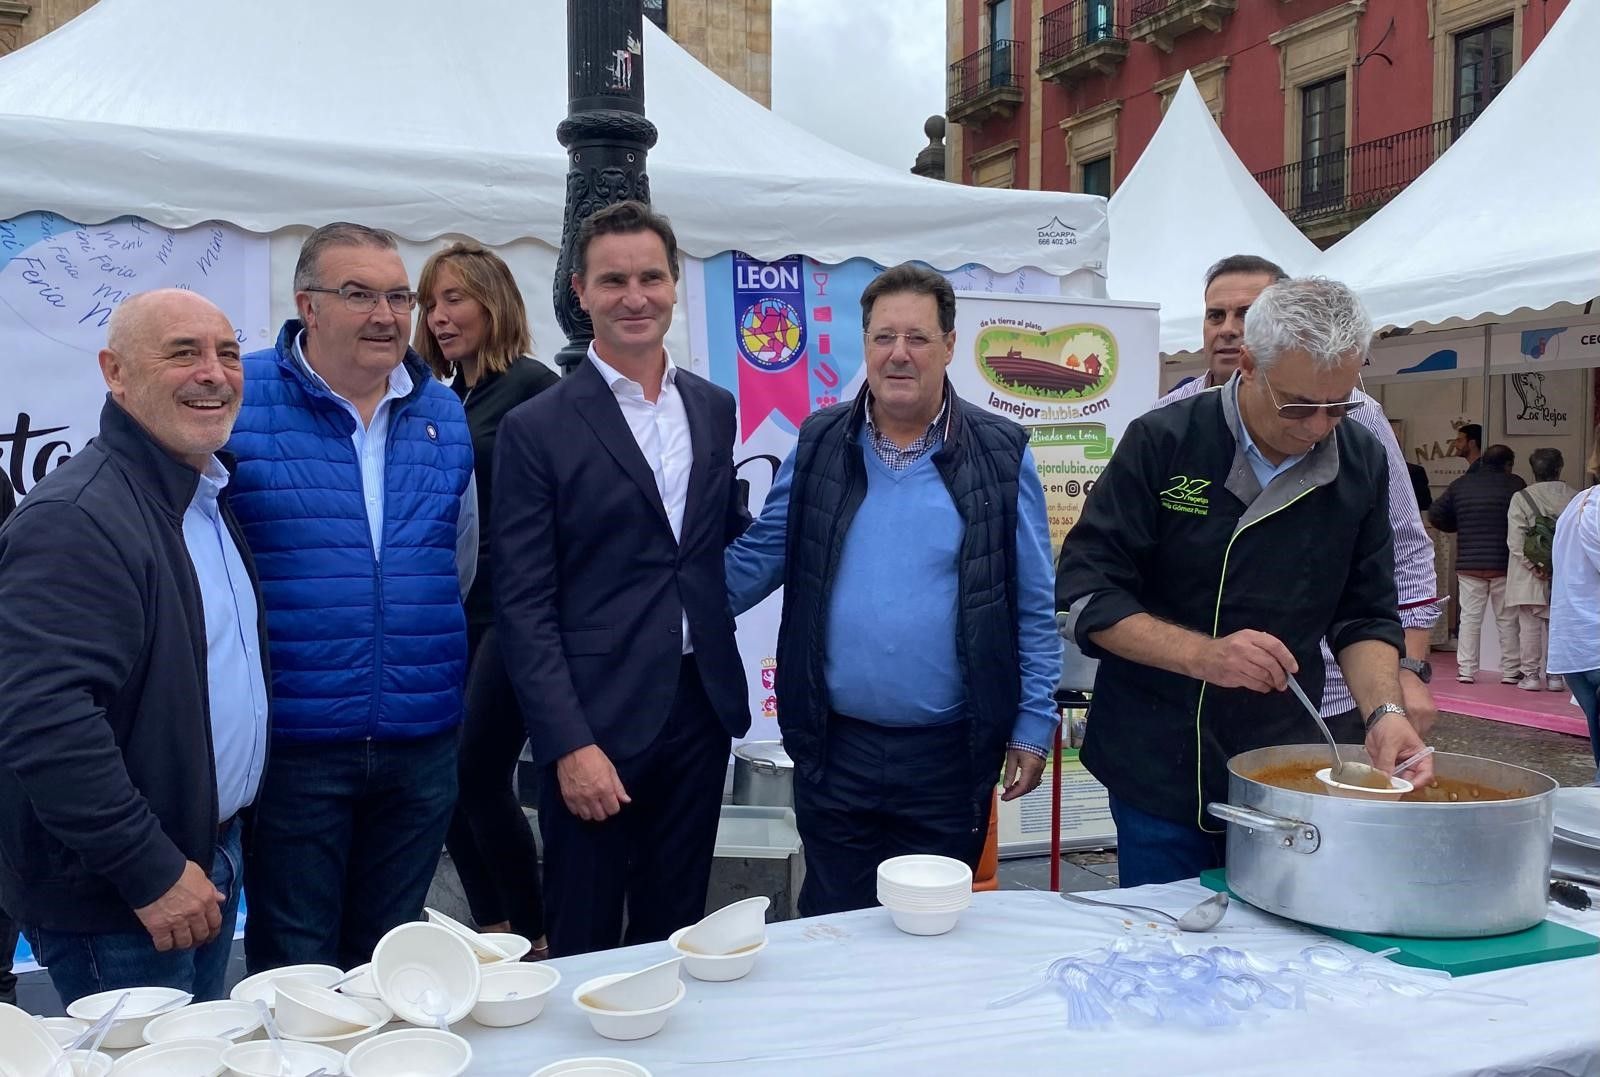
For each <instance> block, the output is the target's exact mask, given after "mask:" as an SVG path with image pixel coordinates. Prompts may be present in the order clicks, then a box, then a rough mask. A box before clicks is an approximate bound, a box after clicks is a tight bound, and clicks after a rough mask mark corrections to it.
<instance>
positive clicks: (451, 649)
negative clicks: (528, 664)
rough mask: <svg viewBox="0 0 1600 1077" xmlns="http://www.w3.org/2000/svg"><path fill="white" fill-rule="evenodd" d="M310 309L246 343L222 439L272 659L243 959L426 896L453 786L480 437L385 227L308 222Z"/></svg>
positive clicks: (340, 930)
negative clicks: (257, 576) (434, 371)
mask: <svg viewBox="0 0 1600 1077" xmlns="http://www.w3.org/2000/svg"><path fill="white" fill-rule="evenodd" d="M294 287H295V305H296V307H297V308H298V310H299V314H300V318H299V319H298V320H291V321H289V322H287V323H286V324H285V325H284V327H283V331H282V332H281V333H280V334H279V336H278V343H277V346H276V347H273V348H268V349H266V350H264V351H259V352H256V353H254V354H252V355H247V356H245V358H244V373H245V404H244V407H243V408H242V409H241V410H240V413H239V422H238V425H237V426H236V427H235V428H234V433H233V438H232V440H231V441H229V443H228V445H229V448H230V449H232V450H233V452H234V454H235V455H236V456H237V458H238V462H239V464H238V471H237V472H236V474H235V475H234V488H235V493H234V497H233V504H234V508H235V511H236V512H237V513H238V515H239V520H240V522H241V523H242V524H243V526H244V532H245V535H246V537H247V538H248V540H249V542H250V547H251V549H252V550H253V551H254V552H255V555H256V562H257V564H258V565H259V566H260V571H261V591H262V594H263V596H264V598H265V600H266V606H267V624H268V634H269V638H270V645H271V657H272V690H273V703H274V707H275V709H274V712H273V719H274V721H273V730H272V733H273V736H272V765H271V766H270V767H269V768H268V769H267V776H266V779H265V781H264V782H263V784H262V788H261V799H260V804H259V808H258V811H257V817H256V820H255V828H254V830H253V832H252V835H251V837H252V843H251V846H250V848H251V853H250V857H249V860H248V862H247V864H246V868H245V874H246V877H247V880H246V885H247V886H248V888H249V891H250V918H249V924H248V927H247V929H246V932H245V956H246V961H247V964H248V965H249V966H250V970H251V971H252V972H255V971H258V970H261V969H268V968H275V967H278V966H280V965H288V964H294V963H298V962H321V963H325V964H334V965H338V966H339V967H340V968H350V967H352V966H354V965H357V964H360V963H361V962H364V961H367V960H368V959H369V958H370V957H371V953H372V948H373V946H374V945H376V944H377V941H378V940H379V939H380V938H381V937H382V936H383V934H384V932H386V931H388V930H389V929H390V928H392V927H394V926H395V925H397V924H400V923H403V922H405V921H407V920H414V919H416V918H417V917H418V915H420V914H421V912H422V903H423V901H424V899H425V897H426V895H427V892H428V883H429V881H430V880H431V879H432V878H433V870H434V867H435V865H436V864H437V863H438V859H439V851H440V849H441V847H442V846H443V844H444V834H445V830H446V828H447V827H448V825H449V822H450V814H451V811H452V809H453V808H454V806H455V800H456V727H457V726H458V725H459V724H460V722H461V709H462V683H463V679H464V675H465V671H466V660H467V622H466V616H465V614H464V613H463V612H462V605H461V596H462V595H464V594H465V593H466V592H467V589H468V588H469V587H470V586H471V584H472V577H473V575H474V572H475V571H476V566H477V553H478V522H477V520H478V516H477V493H476V489H475V487H474V485H473V481H472V439H471V436H470V434H469V432H468V429H467V418H466V413H465V412H464V411H462V408H461V402H460V401H459V400H457V399H456V396H455V394H454V393H452V392H451V391H450V390H449V389H447V388H446V387H445V386H444V385H443V384H441V383H440V382H438V381H435V380H434V378H433V377H432V375H431V374H430V373H429V371H428V367H427V365H426V364H425V363H424V362H423V361H422V359H421V357H419V356H418V355H417V354H416V353H415V352H413V351H411V350H410V349H409V348H408V347H407V346H406V340H407V339H408V338H409V337H410V335H411V309H412V307H414V306H415V305H416V300H417V295H416V293H415V292H413V291H412V290H411V285H410V283H409V279H408V277H407V275H406V268H405V264H404V263H403V262H402V261H401V260H400V255H399V252H398V250H397V249H396V241H395V238H394V236H392V235H390V234H389V233H387V232H383V231H379V230H376V229H371V228H365V227H362V226H360V225H355V224H330V225H326V226H324V227H322V228H319V229H317V230H316V231H315V232H313V233H312V234H311V236H310V237H309V238H308V239H307V240H306V242H305V245H304V246H303V247H302V248H301V250H300V260H299V263H298V264H297V265H296V267H295V274H294Z"/></svg>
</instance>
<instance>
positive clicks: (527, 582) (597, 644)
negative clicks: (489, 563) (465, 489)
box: [491, 360, 750, 765]
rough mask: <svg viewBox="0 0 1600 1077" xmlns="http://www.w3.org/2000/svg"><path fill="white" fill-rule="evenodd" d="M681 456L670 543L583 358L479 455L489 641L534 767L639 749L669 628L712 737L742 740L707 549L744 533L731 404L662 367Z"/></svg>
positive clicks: (659, 701) (512, 417)
mask: <svg viewBox="0 0 1600 1077" xmlns="http://www.w3.org/2000/svg"><path fill="white" fill-rule="evenodd" d="M676 377H677V387H678V392H679V394H680V395H681V396H682V398H683V406H684V411H685V413H686V414H687V415H688V418H689V431H690V439H691V444H692V447H693V452H694V460H693V463H692V464H691V466H690V470H689V492H688V502H687V506H686V508H685V510H684V518H683V529H682V535H681V537H680V538H679V539H678V540H676V541H675V540H674V539H673V535H672V527H671V524H670V523H669V522H668V520H667V512H666V507H665V506H664V505H663V504H662V501H661V495H660V493H659V492H658V491H657V489H656V483H655V478H654V476H653V475H652V474H651V471H650V467H649V465H648V464H646V462H645V459H644V455H643V454H642V453H641V452H640V451H639V447H638V445H637V443H636V442H635V441H634V439H633V433H632V431H630V430H629V428H628V422H627V420H626V418H624V417H623V414H622V409H621V408H620V407H619V406H618V405H617V401H616V397H615V396H613V395H612V392H611V388H610V387H609V386H608V385H606V383H605V379H604V378H603V377H601V375H600V372H599V371H598V370H597V369H595V366H594V364H593V363H592V362H590V361H588V360H585V361H584V362H583V363H582V364H580V365H579V366H578V367H577V368H576V369H575V370H573V372H572V373H571V374H569V375H568V376H567V377H565V378H562V379H561V381H560V383H559V384H557V385H556V386H554V387H553V388H551V389H548V390H546V391H545V392H543V393H540V394H539V395H538V396H536V397H534V398H533V399H532V400H529V401H527V402H526V403H524V404H519V405H518V406H517V407H515V408H513V409H512V410H511V411H510V412H509V413H508V414H507V415H506V417H505V419H504V420H503V421H502V423H501V426H500V432H499V438H498V445H497V446H496V449H495V459H494V511H493V513H492V519H493V534H492V536H491V543H492V547H491V548H492V559H493V563H494V566H495V578H494V589H495V599H496V606H497V609H496V618H497V620H496V624H497V630H496V631H497V635H498V637H499V640H500V646H501V649H502V652H503V653H504V655H505V663H506V669H507V671H508V672H509V674H510V676H511V682H512V684H513V686H514V687H515V689H516V693H517V700H518V702H519V703H520V704H521V707H522V713H523V717H524V719H525V721H526V723H527V726H528V737H529V740H530V742H531V745H532V752H533V758H534V761H535V762H537V763H539V764H541V765H542V764H548V763H552V762H554V761H555V760H557V759H559V758H560V757H561V756H563V755H566V754H567V753H569V752H572V751H575V750H577V749H579V748H582V747H585V746H587V745H590V744H598V745H599V746H600V748H601V749H602V750H604V751H605V753H606V754H607V755H608V756H610V757H611V758H612V759H627V758H630V757H632V756H635V755H637V754H639V753H641V752H643V751H644V750H645V749H646V748H648V747H649V746H650V744H651V742H652V741H654V740H655V738H656V735H657V734H658V733H659V732H660V731H661V728H662V726H663V725H664V724H665V722H666V720H667V716H668V714H669V713H670V711H671V709H672V703H673V698H674V696H675V694H676V690H677V686H678V674H679V669H680V666H681V664H682V651H683V635H682V627H681V626H682V616H683V615H685V614H686V615H687V616H688V621H689V636H690V640H691V642H692V643H693V645H694V655H695V659H696V663H697V665H698V667H699V670H700V677H701V680H702V681H703V683H704V685H705V689H706V694H707V696H709V697H710V700H711V706H712V708H713V710H714V711H715V712H716V717H717V719H718V721H719V722H720V723H721V725H722V727H723V728H724V729H726V730H727V731H728V733H729V734H730V735H731V736H736V737H737V736H743V735H744V733H745V732H747V731H748V730H749V728H750V705H749V696H748V694H747V689H746V685H745V677H744V666H743V664H742V663H741V662H740V660H739V651H738V647H737V646H736V645H735V643H734V638H733V627H734V625H733V610H732V608H731V607H730V606H729V604H728V588H727V582H726V576H725V574H724V572H723V549H724V547H726V546H727V544H728V543H729V542H731V541H733V539H735V538H737V537H738V536H739V535H740V534H741V533H742V532H743V531H744V529H745V527H746V526H748V524H749V521H750V516H749V513H748V512H747V511H746V510H745V507H744V503H743V498H742V497H741V495H740V493H739V488H738V484H737V482H736V481H735V479H734V471H733V440H734V432H735V425H734V424H735V418H734V400H733V395H732V394H731V393H729V392H728V391H727V390H725V389H720V388H718V387H717V386H715V385H713V384H711V383H710V382H708V381H706V380H705V379H704V378H700V377H697V376H695V375H694V374H691V373H689V372H688V371H687V370H684V369H682V368H681V367H680V368H679V369H678V373H677V376H676Z"/></svg>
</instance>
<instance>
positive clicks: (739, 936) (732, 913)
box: [675, 896, 772, 956]
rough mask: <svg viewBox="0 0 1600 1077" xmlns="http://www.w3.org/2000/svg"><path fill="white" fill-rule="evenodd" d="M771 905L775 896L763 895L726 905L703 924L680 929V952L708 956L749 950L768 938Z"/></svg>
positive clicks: (703, 920)
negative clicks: (768, 911)
mask: <svg viewBox="0 0 1600 1077" xmlns="http://www.w3.org/2000/svg"><path fill="white" fill-rule="evenodd" d="M771 905H772V899H771V898H768V897H759V896H758V897H752V898H745V899H744V900H743V901H735V902H734V903H733V904H731V905H724V906H723V907H722V908H720V909H718V910H717V911H716V912H714V913H711V914H710V915H709V916H706V917H705V918H704V919H702V920H701V921H700V922H699V923H696V924H690V925H689V926H688V927H686V928H684V929H683V930H682V931H678V932H676V933H675V934H676V936H677V937H678V939H679V941H680V942H681V943H682V945H681V946H679V947H677V949H678V950H679V952H680V953H685V954H706V955H708V956H717V955H721V954H732V953H735V952H736V951H739V950H748V949H749V948H750V947H752V946H756V945H758V944H760V943H761V942H762V941H763V940H765V939H766V937H767V909H768V908H769V907H771Z"/></svg>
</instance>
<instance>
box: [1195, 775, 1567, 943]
mask: <svg viewBox="0 0 1600 1077" xmlns="http://www.w3.org/2000/svg"><path fill="white" fill-rule="evenodd" d="M1355 754H1356V755H1357V757H1358V758H1360V759H1362V760H1364V761H1365V760H1366V756H1365V755H1364V754H1362V753H1360V752H1359V751H1357V752H1355ZM1433 759H1434V769H1435V773H1436V774H1437V775H1438V776H1439V777H1441V778H1454V779H1460V780H1463V781H1470V782H1476V783H1482V784H1483V785H1484V786H1485V787H1489V788H1495V789H1501V790H1507V791H1511V790H1517V791H1520V792H1522V793H1524V794H1526V795H1524V796H1522V797H1519V798H1517V799H1515V800H1503V801H1490V802H1472V803H1461V802H1457V803H1447V804H1411V803H1391V802H1384V801H1368V800H1345V799H1341V798H1339V797H1333V796H1326V795H1322V794H1318V793H1302V792H1297V791H1295V790H1291V789H1282V788H1279V787H1277V786H1272V785H1265V784H1262V783H1261V782H1258V781H1255V780H1254V778H1253V777H1252V775H1256V774H1260V773H1262V772H1264V771H1266V770H1268V769H1269V768H1273V767H1279V766H1285V765H1289V764H1300V763H1312V762H1316V763H1317V764H1318V765H1319V766H1323V765H1326V764H1327V760H1328V749H1327V746H1326V745H1321V744H1294V745H1285V746H1282V747H1275V748H1259V749H1257V750H1255V751H1253V752H1245V753H1243V754H1242V755H1236V756H1234V757H1233V759H1231V760H1230V761H1229V762H1228V772H1229V774H1228V801H1229V803H1227V804H1209V805H1207V810H1208V811H1210V813H1211V814H1212V815H1214V816H1216V817H1217V818H1219V819H1223V820H1226V821H1227V822H1228V823H1229V824H1230V825H1229V827H1228V886H1229V889H1231V890H1232V891H1233V892H1234V893H1236V894H1237V895H1238V896H1240V897H1242V898H1244V899H1245V900H1246V901H1248V902H1249V903H1250V904H1252V905H1254V906H1256V907H1257V908H1260V909H1265V910H1266V911H1267V912H1271V913H1276V914H1277V915H1279V916H1286V917H1288V918H1290V919H1292V920H1299V921H1302V922H1304V923H1307V924H1313V925H1316V926H1318V927H1328V928H1335V929H1341V930H1346V931H1364V932H1370V933H1373V934H1381V935H1405V936H1413V937H1421V938H1468V937H1475V936H1481V935H1503V934H1506V933H1508V932H1512V931H1521V930H1523V929H1525V928H1529V927H1532V926H1533V925H1535V924H1537V923H1539V922H1540V921H1541V920H1543V919H1544V917H1545V911H1546V903H1547V901H1548V899H1549V897H1548V895H1549V884H1550V842H1551V836H1552V828H1553V825H1554V822H1553V818H1554V808H1555V789H1556V782H1555V781H1554V779H1552V778H1549V777H1547V776H1545V775H1543V774H1540V773H1538V772H1537V771H1532V770H1527V769H1525V768H1523V767H1514V766H1511V765H1510V764H1508V763H1500V762H1496V761H1495V760H1492V759H1480V758H1478V757H1476V756H1470V755H1453V754H1449V753H1445V752H1440V753H1437V754H1435V755H1434V757H1433Z"/></svg>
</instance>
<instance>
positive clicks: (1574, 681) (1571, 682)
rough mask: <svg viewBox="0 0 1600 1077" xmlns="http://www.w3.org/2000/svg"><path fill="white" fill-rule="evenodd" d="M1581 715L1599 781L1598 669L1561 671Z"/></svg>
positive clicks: (1599, 781) (1599, 699)
mask: <svg viewBox="0 0 1600 1077" xmlns="http://www.w3.org/2000/svg"><path fill="white" fill-rule="evenodd" d="M1562 676H1563V677H1564V678H1566V681H1567V688H1568V689H1569V690H1570V691H1571V692H1572V695H1573V698H1575V699H1576V700H1577V701H1578V706H1579V707H1581V708H1583V716H1584V717H1585V718H1587V719H1588V720H1589V750H1590V751H1592V752H1593V753H1594V763H1595V775H1594V780H1595V781H1596V782H1597V783H1600V669H1590V670H1585V671H1584V672H1582V673H1563V674H1562Z"/></svg>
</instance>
